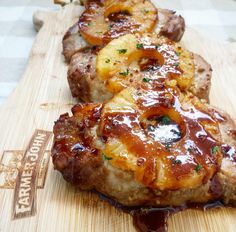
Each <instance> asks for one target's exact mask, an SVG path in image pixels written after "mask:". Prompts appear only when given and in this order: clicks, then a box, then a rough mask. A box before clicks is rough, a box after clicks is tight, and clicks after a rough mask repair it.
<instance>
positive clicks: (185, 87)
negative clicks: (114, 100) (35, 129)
mask: <svg viewBox="0 0 236 232" xmlns="http://www.w3.org/2000/svg"><path fill="white" fill-rule="evenodd" d="M137 47H138V48H137ZM118 48H122V49H120V50H119V49H118ZM99 50H100V49H99V48H98V47H97V48H89V47H87V48H85V49H81V50H80V51H79V52H77V53H76V54H75V55H74V56H73V58H72V59H71V62H70V65H69V71H68V82H69V86H70V90H71V93H72V95H73V97H78V98H79V99H82V100H83V101H86V102H103V101H105V100H109V99H110V98H111V97H112V96H113V95H114V94H115V93H117V92H119V91H121V90H122V89H123V88H125V87H127V86H131V85H134V84H135V83H137V82H146V84H150V85H152V84H153V81H154V80H157V79H158V81H159V82H162V83H166V84H167V85H170V86H176V85H177V86H178V87H179V88H180V89H181V91H191V92H192V93H193V94H194V95H196V96H198V97H199V98H201V99H205V100H207V101H208V98H209V89H210V82H211V74H212V69H211V66H210V65H209V64H208V63H207V62H206V61H205V60H204V59H203V58H202V57H201V56H199V55H197V54H193V53H191V52H189V51H187V50H186V49H183V48H182V47H181V46H180V45H179V44H178V43H174V42H172V41H170V40H169V39H166V38H165V37H158V36H157V35H153V34H152V35H150V34H147V35H145V36H143V37H140V38H139V39H138V40H137V41H136V37H135V36H134V35H125V36H123V37H120V38H119V39H116V40H113V41H112V42H110V43H109V44H108V45H107V46H106V47H104V48H103V49H102V50H100V51H99ZM118 51H122V52H123V51H124V54H123V53H122V52H121V54H120V52H118ZM127 60H128V61H129V63H127Z"/></svg>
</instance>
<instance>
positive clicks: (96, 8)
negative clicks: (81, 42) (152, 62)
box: [79, 0, 157, 45]
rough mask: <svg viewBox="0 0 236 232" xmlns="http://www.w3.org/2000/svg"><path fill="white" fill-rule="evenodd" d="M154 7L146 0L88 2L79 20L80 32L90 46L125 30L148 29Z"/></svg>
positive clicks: (153, 22) (153, 20)
mask: <svg viewBox="0 0 236 232" xmlns="http://www.w3.org/2000/svg"><path fill="white" fill-rule="evenodd" d="M156 22H157V9H156V8H155V6H154V5H153V4H152V3H151V2H150V1H149V0H145V1H140V0H126V1H118V0H115V1H111V0H105V1H89V3H88V6H87V7H86V10H85V11H84V13H83V14H82V15H81V17H80V20H79V29H80V33H81V35H82V36H83V37H84V38H85V40H86V41H88V42H89V43H90V44H93V45H102V44H106V43H108V42H109V41H110V40H112V39H114V38H117V37H119V36H121V35H124V34H127V33H144V32H151V31H152V30H153V29H154V27H155V25H156Z"/></svg>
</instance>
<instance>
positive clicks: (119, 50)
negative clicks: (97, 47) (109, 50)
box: [117, 48, 127, 54]
mask: <svg viewBox="0 0 236 232" xmlns="http://www.w3.org/2000/svg"><path fill="white" fill-rule="evenodd" d="M117 51H118V52H119V54H125V53H126V52H127V49H124V48H123V49H117Z"/></svg>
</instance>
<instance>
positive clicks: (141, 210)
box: [94, 191, 231, 232]
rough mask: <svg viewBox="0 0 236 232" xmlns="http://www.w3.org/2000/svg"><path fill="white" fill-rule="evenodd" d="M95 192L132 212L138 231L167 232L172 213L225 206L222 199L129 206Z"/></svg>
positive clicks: (115, 205)
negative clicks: (164, 205)
mask: <svg viewBox="0 0 236 232" xmlns="http://www.w3.org/2000/svg"><path fill="white" fill-rule="evenodd" d="M94 192H95V193H96V194H98V195H99V197H100V198H101V199H102V200H104V201H106V202H108V203H109V204H111V205H112V206H114V207H115V208H117V209H119V210H122V211H123V212H125V213H128V214H130V215H131V216H132V217H133V225H134V227H135V229H136V230H137V231H138V232H167V231H168V218H169V217H170V216H171V215H173V214H175V213H178V212H181V211H183V210H186V209H197V210H203V211H206V210H210V209H215V208H221V207H225V206H224V204H223V203H222V202H221V201H213V202H209V203H206V204H202V203H198V204H197V203H194V204H192V203H191V204H186V205H182V206H178V207H163V208H155V207H148V206H141V207H128V206H123V205H121V204H120V203H118V202H116V201H114V200H113V199H111V198H109V197H107V196H105V195H103V194H101V193H99V192H97V191H94ZM230 207H231V206H230Z"/></svg>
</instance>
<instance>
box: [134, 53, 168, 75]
mask: <svg viewBox="0 0 236 232" xmlns="http://www.w3.org/2000/svg"><path fill="white" fill-rule="evenodd" d="M164 63H165V59H164V57H163V55H162V54H161V53H160V52H158V51H157V50H156V49H149V48H148V49H145V48H144V49H143V50H141V56H140V58H139V60H138V65H139V68H140V70H141V71H143V72H144V71H157V70H159V69H160V68H161V67H162V66H163V65H164Z"/></svg>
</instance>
